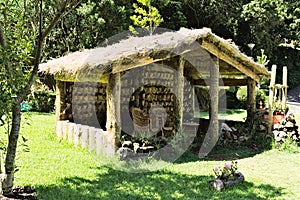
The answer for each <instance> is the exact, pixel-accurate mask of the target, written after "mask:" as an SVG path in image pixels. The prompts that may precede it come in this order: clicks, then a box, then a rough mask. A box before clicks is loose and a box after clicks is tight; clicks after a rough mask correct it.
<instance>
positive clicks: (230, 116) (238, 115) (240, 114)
mask: <svg viewBox="0 0 300 200" xmlns="http://www.w3.org/2000/svg"><path fill="white" fill-rule="evenodd" d="M196 117H198V118H204V119H209V113H208V112H200V113H197V114H196ZM246 117H247V111H246V110H244V109H226V111H224V112H221V113H219V119H222V120H230V121H231V120H232V121H245V119H246Z"/></svg>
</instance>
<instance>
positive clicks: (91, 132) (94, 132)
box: [89, 127, 96, 151]
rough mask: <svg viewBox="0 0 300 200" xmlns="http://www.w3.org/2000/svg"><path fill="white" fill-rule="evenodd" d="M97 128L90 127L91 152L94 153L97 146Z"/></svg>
mask: <svg viewBox="0 0 300 200" xmlns="http://www.w3.org/2000/svg"><path fill="white" fill-rule="evenodd" d="M95 136H96V128H95V127H89V151H94V150H95V146H96V140H95Z"/></svg>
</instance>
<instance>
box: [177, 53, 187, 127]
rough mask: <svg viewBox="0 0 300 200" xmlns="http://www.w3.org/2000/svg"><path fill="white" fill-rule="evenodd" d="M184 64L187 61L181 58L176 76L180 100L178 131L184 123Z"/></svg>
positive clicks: (178, 98) (178, 106)
mask: <svg viewBox="0 0 300 200" xmlns="http://www.w3.org/2000/svg"><path fill="white" fill-rule="evenodd" d="M184 64H185V60H184V59H183V58H180V60H179V65H178V68H177V75H176V78H175V80H176V83H175V85H176V87H175V90H176V98H177V100H178V105H176V107H177V116H178V124H176V129H177V130H178V128H181V127H182V121H183V110H184V108H183V98H184V75H183V73H184Z"/></svg>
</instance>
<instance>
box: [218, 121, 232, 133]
mask: <svg viewBox="0 0 300 200" xmlns="http://www.w3.org/2000/svg"><path fill="white" fill-rule="evenodd" d="M221 130H224V131H226V132H227V131H229V132H232V129H231V128H230V127H229V126H228V125H227V124H226V123H222V124H221Z"/></svg>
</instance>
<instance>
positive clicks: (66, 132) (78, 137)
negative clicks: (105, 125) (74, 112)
mask: <svg viewBox="0 0 300 200" xmlns="http://www.w3.org/2000/svg"><path fill="white" fill-rule="evenodd" d="M56 135H57V137H58V139H62V140H67V141H68V142H70V143H73V144H74V145H75V146H81V147H82V148H85V149H88V150H89V151H91V152H95V153H96V154H97V155H106V156H112V155H114V153H115V149H114V146H113V144H110V143H109V141H110V140H109V135H108V133H107V131H104V130H103V129H100V128H95V127H91V126H86V125H81V124H75V123H72V122H69V121H68V120H62V121H57V122H56Z"/></svg>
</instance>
